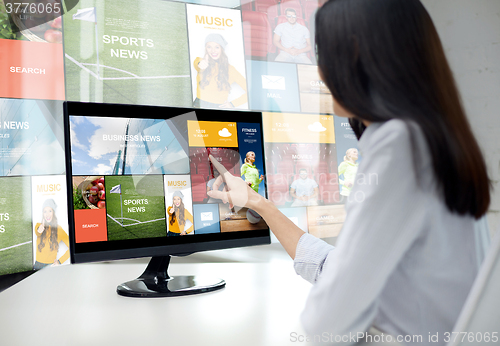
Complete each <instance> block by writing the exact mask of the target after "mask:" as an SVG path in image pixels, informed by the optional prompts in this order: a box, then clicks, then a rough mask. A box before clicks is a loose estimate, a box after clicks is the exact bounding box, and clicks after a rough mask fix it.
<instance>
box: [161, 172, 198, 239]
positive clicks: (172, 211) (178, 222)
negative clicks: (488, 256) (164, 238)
mask: <svg viewBox="0 0 500 346" xmlns="http://www.w3.org/2000/svg"><path fill="white" fill-rule="evenodd" d="M164 186H165V212H166V221H167V231H168V236H169V237H170V236H175V235H194V219H193V197H192V194H191V191H192V188H191V176H189V175H165V176H164Z"/></svg>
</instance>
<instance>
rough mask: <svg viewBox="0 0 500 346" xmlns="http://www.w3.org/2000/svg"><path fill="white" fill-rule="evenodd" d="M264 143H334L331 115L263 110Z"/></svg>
mask: <svg viewBox="0 0 500 346" xmlns="http://www.w3.org/2000/svg"><path fill="white" fill-rule="evenodd" d="M262 121H263V124H264V141H265V142H266V143H270V142H279V143H335V131H334V125H333V116H331V115H319V114H311V115H307V116H304V114H294V113H271V112H263V113H262Z"/></svg>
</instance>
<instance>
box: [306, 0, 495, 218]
mask: <svg viewBox="0 0 500 346" xmlns="http://www.w3.org/2000/svg"><path fill="white" fill-rule="evenodd" d="M316 45H317V55H318V67H319V69H320V71H321V73H322V75H323V78H324V82H325V84H326V85H327V86H328V88H329V89H330V91H331V92H332V95H333V97H334V98H335V100H336V102H338V103H339V104H340V105H341V106H342V107H344V108H345V109H346V110H347V111H349V112H350V113H352V114H354V115H355V116H356V118H353V119H350V123H351V126H352V127H353V130H354V131H355V133H356V135H357V136H358V138H359V137H360V136H361V135H362V133H363V131H364V129H365V126H364V125H363V124H362V122H361V120H366V121H371V122H384V121H387V120H390V119H395V118H397V119H402V120H404V121H406V122H413V123H416V124H417V125H418V126H419V127H420V129H421V130H422V132H423V134H424V136H425V140H426V142H427V145H428V147H429V150H430V153H431V156H432V164H433V169H434V173H435V175H436V178H437V181H438V186H439V187H440V188H441V189H442V191H443V196H444V200H445V203H446V205H447V207H448V209H449V210H450V211H452V212H457V213H459V214H461V215H465V214H470V215H472V216H474V217H475V218H479V217H481V216H482V215H484V214H485V213H486V211H487V210H488V206H489V204H490V192H489V191H490V188H491V182H490V180H489V179H488V174H487V171H486V164H485V161H484V158H483V155H482V154H481V150H480V149H479V145H478V144H477V141H476V139H475V138H474V136H473V134H472V131H471V128H470V125H469V122H468V121H467V118H466V116H465V111H464V109H463V107H462V104H461V100H460V96H459V93H458V90H457V87H456V85H455V81H454V78H453V75H452V72H451V70H450V67H449V65H448V62H447V60H446V57H445V54H444V50H443V47H442V45H441V41H440V39H439V36H438V34H437V31H436V29H435V27H434V24H433V23H432V20H431V18H430V16H429V14H428V13H427V11H426V10H425V8H424V7H423V5H422V4H421V3H420V1H419V0H377V1H373V0H330V1H329V2H327V3H326V4H325V5H323V6H322V7H321V8H320V9H319V10H318V12H317V14H316ZM409 128H410V131H411V126H410V127H409ZM412 143H414V142H413V139H412ZM414 147H415V145H414Z"/></svg>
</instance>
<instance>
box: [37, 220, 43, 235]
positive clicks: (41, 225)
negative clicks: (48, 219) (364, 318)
mask: <svg viewBox="0 0 500 346" xmlns="http://www.w3.org/2000/svg"><path fill="white" fill-rule="evenodd" d="M43 223H44V221H42V223H41V224H40V226H38V228H37V230H36V231H37V232H38V234H42V233H43V231H45V226H44V225H43Z"/></svg>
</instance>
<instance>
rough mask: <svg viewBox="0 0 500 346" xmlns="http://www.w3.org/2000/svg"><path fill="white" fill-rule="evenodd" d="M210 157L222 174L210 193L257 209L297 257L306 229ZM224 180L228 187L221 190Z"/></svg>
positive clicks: (226, 200) (242, 205) (293, 256)
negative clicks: (298, 245)
mask: <svg viewBox="0 0 500 346" xmlns="http://www.w3.org/2000/svg"><path fill="white" fill-rule="evenodd" d="M209 157H210V161H212V164H213V165H214V167H215V168H216V169H217V170H218V171H219V173H220V176H219V177H218V178H217V180H216V181H215V183H214V186H213V190H212V191H210V192H209V193H208V195H209V196H210V197H213V198H217V199H221V200H222V201H223V202H224V203H230V204H234V205H236V206H239V207H247V208H250V209H253V210H255V211H256V212H257V213H259V215H260V216H262V218H263V219H264V220H265V221H266V223H267V224H268V226H269V228H271V230H272V231H273V233H274V235H275V236H276V237H277V238H278V240H279V241H280V243H281V245H283V247H284V248H285V250H286V251H287V252H288V254H289V255H290V257H292V258H295V249H296V248H297V243H298V242H299V239H300V237H301V236H302V235H303V234H304V231H302V230H301V229H300V228H298V227H297V226H296V225H295V224H294V223H293V222H292V221H290V219H288V217H286V216H285V215H284V214H283V213H281V212H280V211H279V210H278V208H276V206H275V205H274V204H273V203H272V202H270V201H269V200H267V199H265V198H264V197H262V196H261V195H259V194H258V193H257V192H255V191H254V190H253V189H252V188H250V187H249V186H248V184H246V183H245V182H244V181H243V179H240V178H237V177H235V176H233V175H232V174H231V173H229V172H228V171H227V170H226V168H225V167H224V166H223V165H221V164H220V163H219V162H218V161H217V160H216V159H215V158H214V157H213V156H212V155H210V156H209ZM223 182H225V183H226V186H227V187H226V188H224V191H219V186H220V185H222V183H223ZM227 189H229V191H228V190H227Z"/></svg>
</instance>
